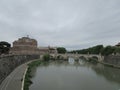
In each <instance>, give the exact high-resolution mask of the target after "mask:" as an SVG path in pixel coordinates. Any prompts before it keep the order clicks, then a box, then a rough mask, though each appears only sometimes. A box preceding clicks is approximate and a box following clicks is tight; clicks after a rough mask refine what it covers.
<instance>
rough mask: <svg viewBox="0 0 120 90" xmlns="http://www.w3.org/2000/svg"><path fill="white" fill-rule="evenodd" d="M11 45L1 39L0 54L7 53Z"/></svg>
mask: <svg viewBox="0 0 120 90" xmlns="http://www.w3.org/2000/svg"><path fill="white" fill-rule="evenodd" d="M10 47H11V45H10V44H9V43H8V42H5V41H2V42H0V54H8V53H9V50H10Z"/></svg>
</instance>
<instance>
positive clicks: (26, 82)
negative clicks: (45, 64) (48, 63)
mask: <svg viewBox="0 0 120 90" xmlns="http://www.w3.org/2000/svg"><path fill="white" fill-rule="evenodd" d="M41 63H42V61H40V60H37V61H33V62H31V63H29V64H28V69H27V72H26V75H25V80H24V90H29V86H30V85H31V84H32V81H31V80H30V79H31V77H32V76H31V69H32V68H34V67H37V66H39V65H40V64H41Z"/></svg>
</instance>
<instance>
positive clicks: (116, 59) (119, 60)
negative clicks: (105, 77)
mask: <svg viewBox="0 0 120 90" xmlns="http://www.w3.org/2000/svg"><path fill="white" fill-rule="evenodd" d="M102 63H103V64H105V65H109V66H112V67H117V68H120V55H109V56H104V60H103V61H102Z"/></svg>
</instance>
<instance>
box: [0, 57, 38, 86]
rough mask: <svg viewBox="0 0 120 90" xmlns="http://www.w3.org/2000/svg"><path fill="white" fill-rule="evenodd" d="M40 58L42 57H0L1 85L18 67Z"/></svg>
mask: <svg viewBox="0 0 120 90" xmlns="http://www.w3.org/2000/svg"><path fill="white" fill-rule="evenodd" d="M39 58H40V55H8V56H3V57H0V84H1V83H2V81H3V80H4V79H5V78H6V77H7V76H8V75H9V74H10V73H11V72H12V71H13V70H14V69H15V68H16V67H17V66H19V65H21V64H23V63H25V62H28V61H30V60H33V59H39Z"/></svg>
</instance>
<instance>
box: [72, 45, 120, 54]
mask: <svg viewBox="0 0 120 90" xmlns="http://www.w3.org/2000/svg"><path fill="white" fill-rule="evenodd" d="M76 52H77V53H79V54H88V53H89V54H100V53H101V54H102V55H110V54H113V53H114V54H117V53H120V47H116V46H106V47H103V45H97V46H94V47H91V48H87V49H82V50H74V51H71V53H76Z"/></svg>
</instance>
